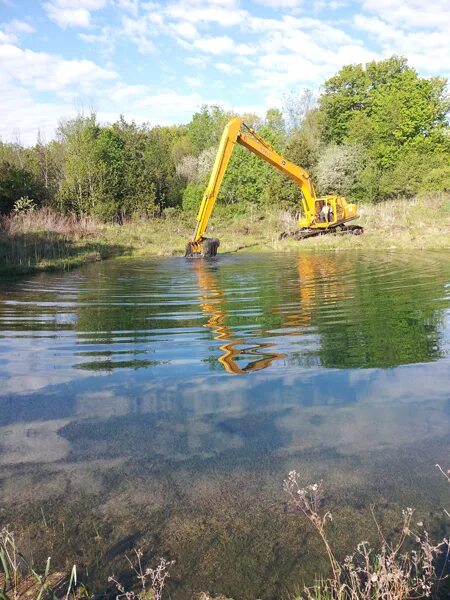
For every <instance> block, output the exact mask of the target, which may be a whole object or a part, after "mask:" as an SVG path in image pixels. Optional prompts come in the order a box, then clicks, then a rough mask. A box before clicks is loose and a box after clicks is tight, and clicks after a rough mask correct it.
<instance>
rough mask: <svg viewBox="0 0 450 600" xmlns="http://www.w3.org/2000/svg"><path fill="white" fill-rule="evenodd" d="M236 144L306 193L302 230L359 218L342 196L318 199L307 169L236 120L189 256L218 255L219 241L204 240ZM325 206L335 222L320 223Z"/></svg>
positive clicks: (203, 204)
mask: <svg viewBox="0 0 450 600" xmlns="http://www.w3.org/2000/svg"><path fill="white" fill-rule="evenodd" d="M236 143H237V144H240V145H241V146H244V147H245V148H247V149H248V150H250V152H253V154H256V156H259V158H261V159H262V160H265V161H266V162H268V163H269V164H271V165H272V166H273V167H275V168H276V169H278V170H279V171H281V172H282V173H284V174H285V175H287V176H288V177H290V178H291V179H292V180H294V181H295V182H296V183H297V184H298V186H299V187H300V189H301V192H302V209H303V219H302V220H301V221H300V223H299V225H300V227H301V228H313V227H317V228H322V229H328V228H330V227H333V226H336V225H337V224H340V223H343V222H344V221H348V220H350V219H354V218H356V208H355V207H354V205H352V204H347V203H346V201H345V199H344V198H341V197H340V196H326V197H325V198H319V199H318V198H317V197H316V194H315V191H314V186H313V184H312V181H311V178H310V176H309V174H308V172H307V171H305V169H303V168H302V167H299V166H298V165H295V164H294V163H292V162H291V161H289V160H287V159H286V158H284V157H283V156H281V155H280V154H278V153H277V152H275V150H273V148H272V147H271V146H270V145H269V144H268V143H267V142H265V141H264V140H263V139H262V138H261V137H259V136H258V134H257V133H256V132H255V131H254V130H253V129H252V128H251V127H248V125H246V124H245V123H244V122H243V120H242V119H241V118H239V117H235V118H234V119H232V120H231V121H229V123H228V124H227V125H226V126H225V129H224V131H223V134H222V138H221V140H220V144H219V148H218V151H217V155H216V159H215V161H214V166H213V169H212V172H211V176H210V178H209V183H208V187H207V188H206V190H205V193H204V194H203V198H202V201H201V204H200V208H199V211H198V214H197V226H196V228H195V232H194V237H193V239H192V241H190V242H188V244H187V247H186V256H192V255H193V254H198V253H202V251H203V254H204V255H207V256H214V255H215V254H216V253H217V247H218V246H219V240H217V239H212V238H205V237H204V236H205V232H206V228H207V226H208V222H209V219H210V217H211V214H212V211H213V208H214V204H215V202H216V199H217V196H218V194H219V191H220V186H221V184H222V181H223V178H224V175H225V172H226V170H227V167H228V164H229V162H230V158H231V155H232V153H233V149H234V146H235V144H236ZM324 205H325V206H327V207H329V211H330V213H329V214H331V213H332V214H333V215H334V216H333V219H332V220H331V219H329V218H328V219H327V220H325V219H324V220H323V221H322V222H319V220H320V213H321V210H322V208H323V206H324ZM204 242H208V244H207V245H206V249H205V248H203V250H202V244H203V243H204Z"/></svg>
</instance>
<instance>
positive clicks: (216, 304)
mask: <svg viewBox="0 0 450 600" xmlns="http://www.w3.org/2000/svg"><path fill="white" fill-rule="evenodd" d="M194 270H195V272H196V274H197V279H198V284H199V287H200V293H201V295H200V298H199V299H200V301H201V302H200V307H201V309H202V311H203V312H204V313H205V314H206V315H207V316H208V321H207V322H206V324H205V325H204V326H205V327H208V328H209V329H211V331H212V332H213V335H214V339H216V340H218V341H224V342H226V343H224V344H222V345H221V346H220V349H221V350H222V352H223V354H222V355H221V356H219V358H218V359H217V360H218V361H219V363H220V364H221V365H223V367H224V368H225V370H226V371H227V372H228V373H231V374H233V375H245V374H246V373H250V372H252V371H259V370H261V369H265V368H267V367H269V366H270V365H271V364H272V363H273V361H274V360H279V359H280V358H284V357H285V355H284V354H280V353H277V352H267V351H266V350H267V349H269V348H272V347H273V346H274V344H273V343H269V342H258V343H252V344H251V345H249V343H248V341H246V340H244V339H238V338H236V337H235V335H234V333H233V331H232V329H231V328H230V326H228V325H227V324H226V320H227V317H228V315H227V312H226V310H225V308H224V304H225V296H224V294H223V292H222V290H221V288H220V287H219V282H218V279H217V277H216V276H215V273H214V269H213V267H212V266H211V265H208V264H205V261H203V260H196V261H195V263H194ZM242 345H244V346H245V348H241V347H239V346H242ZM253 356H260V357H261V358H257V359H256V360H253V361H251V362H249V363H247V365H246V366H245V367H240V366H239V365H238V364H237V360H239V358H241V357H250V358H252V357H253Z"/></svg>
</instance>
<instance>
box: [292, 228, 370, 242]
mask: <svg viewBox="0 0 450 600" xmlns="http://www.w3.org/2000/svg"><path fill="white" fill-rule="evenodd" d="M330 233H332V234H334V235H347V234H351V235H361V234H362V233H364V228H363V227H361V225H337V226H336V227H330V228H329V229H300V230H299V231H290V232H289V231H284V232H283V233H281V234H280V240H284V239H286V238H288V237H293V238H294V239H296V240H305V239H307V238H310V237H316V236H319V235H327V234H330Z"/></svg>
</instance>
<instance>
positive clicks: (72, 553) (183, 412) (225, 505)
mask: <svg viewBox="0 0 450 600" xmlns="http://www.w3.org/2000/svg"><path fill="white" fill-rule="evenodd" d="M449 351H450V257H442V256H441V255H439V254H437V253H426V252H422V253H416V254H409V253H400V252H390V253H389V252H388V253H385V252H379V253H371V254H369V253H355V252H352V253H338V254H312V253H302V254H299V255H293V254H289V255H279V254H270V255H225V254H224V255H221V256H219V257H218V258H217V259H212V260H210V261H204V260H186V259H183V258H168V259H155V258H151V259H148V260H129V259H127V260H114V261H109V262H104V263H96V264H92V265H88V266H86V267H84V268H82V269H79V270H77V271H73V272H70V273H67V274H41V275H37V276H33V277H29V278H24V279H20V280H17V281H11V280H10V281H8V282H5V281H3V282H2V283H1V284H0V382H1V385H0V494H1V497H0V525H4V524H7V523H8V524H10V526H11V528H12V529H14V530H15V531H16V532H17V533H18V534H19V535H20V537H21V544H22V547H23V549H24V551H25V552H26V553H28V554H30V555H31V556H32V557H34V558H35V559H36V560H37V561H39V560H43V559H44V558H45V557H47V556H48V555H49V554H52V556H54V558H55V561H56V562H55V565H64V564H65V560H66V559H67V560H68V561H75V562H77V563H78V564H79V568H80V570H81V571H83V572H84V574H85V576H86V575H87V576H88V579H89V582H90V585H91V586H92V587H93V588H94V589H97V590H104V589H106V588H107V585H108V584H107V581H106V579H107V576H108V575H109V574H111V573H113V572H114V573H115V574H116V575H120V576H121V577H122V578H124V580H126V579H127V575H126V573H125V571H126V565H125V559H124V555H125V554H126V553H129V552H130V551H131V550H132V548H134V547H141V548H142V549H143V550H144V553H145V556H146V558H148V559H149V560H150V561H153V562H154V561H156V560H157V557H159V556H161V555H164V556H166V557H168V558H171V559H175V560H176V564H175V565H174V567H173V568H172V577H171V582H170V597H171V598H174V599H181V598H190V597H192V595H193V594H194V593H195V592H199V591H202V590H203V591H206V590H208V591H209V592H211V593H219V592H222V593H224V594H226V595H229V596H231V597H234V598H235V600H239V599H245V600H247V599H251V598H252V599H255V598H261V599H263V600H272V599H275V598H282V597H286V596H287V595H288V594H289V593H291V592H293V591H295V590H296V589H299V588H301V587H302V585H303V583H309V584H312V583H313V581H314V576H315V574H317V573H318V571H319V570H323V572H326V571H325V569H326V561H325V559H324V553H323V551H322V548H321V545H320V542H319V541H318V540H317V539H316V537H315V535H314V533H313V532H312V531H311V529H310V528H309V527H308V525H307V524H306V523H305V522H304V521H303V520H302V519H301V518H299V517H297V516H296V515H293V514H291V513H290V512H289V511H287V512H286V510H285V504H284V501H285V498H284V495H283V492H282V481H283V479H284V478H285V477H286V475H287V473H288V472H289V470H291V469H296V470H297V471H298V472H299V473H301V476H302V478H303V479H304V481H305V482H306V483H311V482H314V481H318V480H320V479H322V480H323V482H324V486H325V489H326V496H325V499H324V508H328V509H330V510H331V511H332V513H333V516H334V521H333V524H332V525H331V528H330V536H331V538H332V540H333V543H334V544H335V547H336V551H337V553H338V554H340V555H345V554H344V553H348V552H349V551H350V550H351V549H352V547H353V546H354V545H355V544H356V543H357V542H358V541H360V540H363V539H368V538H369V539H373V538H374V537H375V534H376V531H375V527H374V524H373V520H372V517H371V515H370V506H372V505H374V506H375V509H374V510H375V511H376V513H377V515H378V519H379V521H380V523H381V525H382V526H383V527H384V528H385V530H386V531H387V532H390V533H392V532H393V531H395V530H398V524H399V521H400V518H401V509H402V508H403V507H406V506H412V507H415V508H416V509H417V518H421V519H423V520H425V522H426V525H427V526H428V527H429V528H430V530H431V531H432V532H433V533H434V534H436V535H442V533H443V532H444V529H445V527H446V523H447V524H448V521H447V522H445V521H444V519H443V516H442V515H443V513H442V507H448V505H449V490H448V484H446V482H445V480H444V478H443V477H442V476H441V475H440V474H439V473H438V471H437V469H436V468H435V464H436V463H440V464H442V465H443V467H450V460H449V459H450V454H449V449H450V437H449V432H450V353H449ZM447 526H448V525H447Z"/></svg>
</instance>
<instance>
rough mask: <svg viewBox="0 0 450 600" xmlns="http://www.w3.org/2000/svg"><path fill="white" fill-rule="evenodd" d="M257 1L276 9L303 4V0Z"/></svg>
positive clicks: (297, 6) (296, 6)
mask: <svg viewBox="0 0 450 600" xmlns="http://www.w3.org/2000/svg"><path fill="white" fill-rule="evenodd" d="M257 2H258V4H263V5H264V6H269V7H270V8H274V9H279V8H299V7H300V6H302V4H303V0H257Z"/></svg>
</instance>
